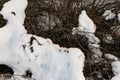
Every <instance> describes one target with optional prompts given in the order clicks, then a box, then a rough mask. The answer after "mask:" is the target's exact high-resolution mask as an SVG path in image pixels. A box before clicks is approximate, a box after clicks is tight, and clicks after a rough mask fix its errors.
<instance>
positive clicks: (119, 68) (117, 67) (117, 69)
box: [111, 61, 120, 80]
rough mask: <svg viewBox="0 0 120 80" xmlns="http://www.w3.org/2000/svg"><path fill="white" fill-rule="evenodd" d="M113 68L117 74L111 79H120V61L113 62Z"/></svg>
mask: <svg viewBox="0 0 120 80" xmlns="http://www.w3.org/2000/svg"><path fill="white" fill-rule="evenodd" d="M112 70H113V72H114V75H115V76H114V77H113V78H112V79H111V80H120V61H115V62H113V63H112Z"/></svg>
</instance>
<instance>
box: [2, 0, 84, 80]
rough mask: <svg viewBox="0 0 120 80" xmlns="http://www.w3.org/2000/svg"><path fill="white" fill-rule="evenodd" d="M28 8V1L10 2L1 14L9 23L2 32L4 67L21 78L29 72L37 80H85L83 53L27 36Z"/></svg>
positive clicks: (46, 40) (40, 38) (18, 78)
mask: <svg viewBox="0 0 120 80" xmlns="http://www.w3.org/2000/svg"><path fill="white" fill-rule="evenodd" d="M27 4H28V3H27V0H10V1H8V2H6V3H5V4H4V5H3V8H2V10H1V11H0V14H2V15H3V17H4V19H6V20H7V21H8V23H7V24H6V25H5V26H4V27H2V28H0V64H5V65H7V66H9V67H11V68H12V69H13V71H14V74H17V75H25V72H26V71H27V70H29V71H30V72H31V73H32V78H34V79H36V80H85V78H84V75H83V72H82V71H83V66H84V54H83V52H82V51H81V50H80V49H78V48H63V47H60V46H59V45H56V44H53V43H52V41H51V40H50V39H45V38H42V37H38V36H36V35H32V34H27V31H26V30H25V28H24V26H23V24H24V19H25V8H26V6H27ZM16 77H17V76H16ZM20 79H21V80H25V79H23V77H21V76H18V77H17V79H16V80H20ZM9 80H14V78H11V79H9ZM26 80H27V79H26Z"/></svg>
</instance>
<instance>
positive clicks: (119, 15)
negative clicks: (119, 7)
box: [117, 13, 120, 22]
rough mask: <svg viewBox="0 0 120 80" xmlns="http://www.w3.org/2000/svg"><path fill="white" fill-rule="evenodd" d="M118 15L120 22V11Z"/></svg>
mask: <svg viewBox="0 0 120 80" xmlns="http://www.w3.org/2000/svg"><path fill="white" fill-rule="evenodd" d="M117 16H118V20H119V22H120V13H118V14H117Z"/></svg>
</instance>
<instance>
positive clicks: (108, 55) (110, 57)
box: [105, 54, 119, 61]
mask: <svg viewBox="0 0 120 80" xmlns="http://www.w3.org/2000/svg"><path fill="white" fill-rule="evenodd" d="M105 57H106V58H107V59H108V60H114V61H118V60H119V59H118V58H117V57H116V56H114V55H112V54H105Z"/></svg>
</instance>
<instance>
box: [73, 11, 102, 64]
mask: <svg viewBox="0 0 120 80" xmlns="http://www.w3.org/2000/svg"><path fill="white" fill-rule="evenodd" d="M95 31H96V25H95V24H94V22H93V21H92V19H90V18H89V17H88V15H87V14H86V11H85V10H83V11H82V12H81V14H80V15H79V19H78V27H76V28H73V29H72V34H73V35H74V34H79V35H82V36H84V37H85V38H87V43H88V47H89V49H90V50H91V53H92V54H93V58H97V59H98V60H96V61H95V60H93V61H94V62H98V61H99V58H100V57H101V56H102V51H101V50H100V45H99V43H100V40H99V39H98V38H97V37H96V36H95V35H94V33H95Z"/></svg>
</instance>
